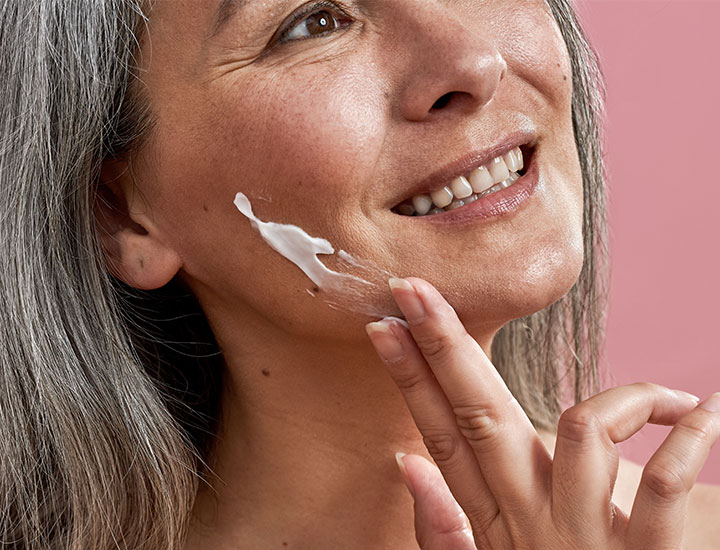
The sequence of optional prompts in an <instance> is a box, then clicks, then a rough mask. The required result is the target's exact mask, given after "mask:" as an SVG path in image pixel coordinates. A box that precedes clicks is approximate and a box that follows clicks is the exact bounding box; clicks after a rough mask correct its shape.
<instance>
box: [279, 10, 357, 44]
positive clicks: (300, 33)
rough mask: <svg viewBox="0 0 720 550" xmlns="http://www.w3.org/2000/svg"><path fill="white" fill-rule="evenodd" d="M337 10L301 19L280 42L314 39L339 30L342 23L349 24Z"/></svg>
mask: <svg viewBox="0 0 720 550" xmlns="http://www.w3.org/2000/svg"><path fill="white" fill-rule="evenodd" d="M334 11H336V10H328V9H319V10H317V11H314V12H311V13H310V14H309V15H308V16H306V17H303V16H302V15H301V16H300V17H299V21H298V22H297V23H295V24H293V25H291V26H290V27H289V28H288V29H287V30H286V31H285V32H284V33H283V34H282V36H281V37H280V39H279V40H278V41H279V42H293V41H297V40H305V39H306V38H314V37H316V36H321V35H323V34H326V33H330V32H332V31H335V30H338V29H339V28H340V26H341V24H342V23H345V22H349V21H348V20H347V19H345V18H344V17H342V14H341V13H340V12H338V13H337V14H334V13H333V12H334Z"/></svg>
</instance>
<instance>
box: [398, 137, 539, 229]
mask: <svg viewBox="0 0 720 550" xmlns="http://www.w3.org/2000/svg"><path fill="white" fill-rule="evenodd" d="M539 164H540V163H539V162H538V159H537V148H534V149H533V154H532V155H531V156H530V157H529V159H528V164H527V166H526V167H525V168H526V171H525V174H524V175H523V176H521V177H520V178H519V179H518V180H517V181H515V183H513V184H512V185H511V186H510V187H506V188H505V189H501V190H500V191H496V192H495V193H491V194H490V195H485V196H484V197H481V198H479V199H478V200H476V201H475V202H472V203H470V204H467V205H465V206H462V207H460V208H456V209H455V210H450V211H448V212H443V213H442V214H433V215H431V216H405V217H406V218H407V219H408V220H412V221H413V222H414V223H432V224H440V225H443V224H463V223H470V222H474V221H477V220H481V219H484V218H492V217H495V216H500V215H502V214H507V213H509V212H512V211H514V210H517V209H518V208H520V207H521V206H522V204H523V203H524V202H526V201H527V199H529V198H530V197H531V196H532V195H533V193H534V192H535V189H536V188H537V186H538V181H539V179H540V166H539Z"/></svg>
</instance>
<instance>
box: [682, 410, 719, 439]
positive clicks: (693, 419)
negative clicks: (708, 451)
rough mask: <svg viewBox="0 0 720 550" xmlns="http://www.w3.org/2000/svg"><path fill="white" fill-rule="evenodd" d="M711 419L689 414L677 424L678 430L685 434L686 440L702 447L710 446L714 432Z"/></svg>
mask: <svg viewBox="0 0 720 550" xmlns="http://www.w3.org/2000/svg"><path fill="white" fill-rule="evenodd" d="M708 420H710V419H709V418H706V417H701V416H700V415H697V414H689V415H687V416H686V417H685V418H683V419H682V420H680V422H679V423H678V424H677V429H678V430H681V431H682V432H683V435H684V436H685V437H686V438H689V439H690V440H691V441H694V442H695V443H699V444H701V445H706V444H710V443H711V442H712V440H713V430H712V426H711V425H710V422H708Z"/></svg>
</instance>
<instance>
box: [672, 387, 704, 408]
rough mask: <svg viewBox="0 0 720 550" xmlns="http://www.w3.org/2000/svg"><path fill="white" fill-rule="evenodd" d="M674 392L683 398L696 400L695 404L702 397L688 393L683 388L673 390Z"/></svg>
mask: <svg viewBox="0 0 720 550" xmlns="http://www.w3.org/2000/svg"><path fill="white" fill-rule="evenodd" d="M673 393H674V394H675V395H677V396H678V397H680V398H681V399H690V400H692V401H695V404H696V405H697V404H698V403H699V402H700V398H699V397H698V396H697V395H693V394H691V393H688V392H686V391H682V390H673Z"/></svg>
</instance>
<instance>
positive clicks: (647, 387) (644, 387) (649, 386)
mask: <svg viewBox="0 0 720 550" xmlns="http://www.w3.org/2000/svg"><path fill="white" fill-rule="evenodd" d="M628 387H629V388H633V389H636V390H638V391H642V392H648V393H650V392H656V391H658V390H661V389H664V388H663V386H660V385H659V384H653V383H652V382H633V383H632V384H628Z"/></svg>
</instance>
